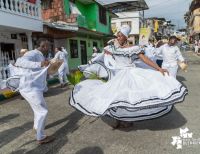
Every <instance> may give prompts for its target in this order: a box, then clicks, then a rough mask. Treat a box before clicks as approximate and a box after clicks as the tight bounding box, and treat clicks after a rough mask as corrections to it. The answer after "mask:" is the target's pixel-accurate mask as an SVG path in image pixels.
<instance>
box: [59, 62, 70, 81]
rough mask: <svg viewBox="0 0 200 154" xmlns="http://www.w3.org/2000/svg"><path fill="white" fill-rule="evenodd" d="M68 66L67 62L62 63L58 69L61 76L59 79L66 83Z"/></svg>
mask: <svg viewBox="0 0 200 154" xmlns="http://www.w3.org/2000/svg"><path fill="white" fill-rule="evenodd" d="M67 73H68V72H67V67H66V65H65V64H62V65H61V66H60V68H59V69H58V77H59V81H60V83H61V84H63V83H66V82H67V75H66V74H67Z"/></svg>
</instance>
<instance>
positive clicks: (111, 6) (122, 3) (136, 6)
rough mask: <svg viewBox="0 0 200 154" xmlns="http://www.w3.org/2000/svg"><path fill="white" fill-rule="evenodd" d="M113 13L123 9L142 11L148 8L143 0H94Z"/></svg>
mask: <svg viewBox="0 0 200 154" xmlns="http://www.w3.org/2000/svg"><path fill="white" fill-rule="evenodd" d="M96 1H97V2H98V3H100V4H101V5H103V6H104V7H105V8H106V9H108V10H109V11H111V12H113V13H118V12H125V11H142V10H147V9H149V7H148V5H147V4H146V2H145V0H109V1H108V0H96Z"/></svg>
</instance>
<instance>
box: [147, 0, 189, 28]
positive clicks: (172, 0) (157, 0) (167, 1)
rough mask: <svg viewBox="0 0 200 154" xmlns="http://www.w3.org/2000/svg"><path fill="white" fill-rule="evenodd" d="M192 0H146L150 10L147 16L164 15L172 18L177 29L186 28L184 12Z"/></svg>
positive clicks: (167, 18)
mask: <svg viewBox="0 0 200 154" xmlns="http://www.w3.org/2000/svg"><path fill="white" fill-rule="evenodd" d="M191 1H192V0H146V3H147V5H148V6H149V10H146V11H145V17H155V16H156V17H164V18H165V19H166V20H171V21H172V23H173V24H175V25H176V28H177V29H180V28H185V26H186V24H185V21H184V14H185V13H186V11H188V10H189V5H190V3H191Z"/></svg>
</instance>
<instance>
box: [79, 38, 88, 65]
mask: <svg viewBox="0 0 200 154" xmlns="http://www.w3.org/2000/svg"><path fill="white" fill-rule="evenodd" d="M80 48H81V63H82V64H87V47H86V41H80Z"/></svg>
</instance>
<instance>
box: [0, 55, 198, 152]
mask: <svg viewBox="0 0 200 154" xmlns="http://www.w3.org/2000/svg"><path fill="white" fill-rule="evenodd" d="M184 55H185V57H186V58H187V60H188V62H189V70H188V72H187V73H185V72H182V71H179V75H178V80H179V81H181V82H183V84H185V85H186V86H187V87H188V90H189V95H188V96H187V97H186V100H185V101H184V103H180V104H177V105H176V106H175V108H174V109H173V111H172V112H170V113H169V114H168V115H166V116H164V117H161V118H158V119H154V120H148V121H141V122H135V123H134V125H133V127H131V128H127V129H120V130H119V129H117V130H113V129H112V127H111V126H110V125H112V124H113V120H112V119H110V118H109V117H102V118H93V117H88V116H84V115H83V114H82V113H80V112H78V111H76V110H75V109H73V108H72V107H71V106H69V105H68V99H69V94H70V91H71V88H72V87H67V88H64V89H60V88H59V87H58V86H57V85H56V86H53V87H51V88H50V90H49V93H48V94H47V95H46V96H45V99H46V101H47V104H48V108H49V114H48V120H47V124H46V132H47V134H48V135H53V136H55V137H56V140H55V141H54V142H53V143H50V144H47V145H42V146H39V145H38V144H37V143H36V141H35V136H34V133H33V131H32V126H33V113H32V111H31V108H30V107H29V105H28V104H27V103H26V101H25V100H21V99H20V97H14V98H12V99H9V100H6V101H3V102H0V153H2V154H7V153H12V154H23V153H33V154H46V153H48V154H49V153H50V154H51V153H52V154H54V153H61V154H176V153H177V154H179V153H183V154H199V153H200V120H199V119H200V57H198V56H196V55H193V54H192V53H187V54H184ZM186 127H187V128H188V129H189V132H190V133H191V132H192V133H193V138H192V140H195V139H196V140H198V141H199V143H197V144H191V145H183V147H182V149H179V150H177V149H176V146H173V145H172V144H171V142H172V136H180V131H179V129H180V128H182V129H183V128H186Z"/></svg>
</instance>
